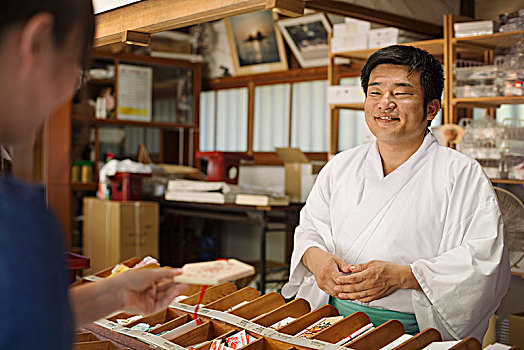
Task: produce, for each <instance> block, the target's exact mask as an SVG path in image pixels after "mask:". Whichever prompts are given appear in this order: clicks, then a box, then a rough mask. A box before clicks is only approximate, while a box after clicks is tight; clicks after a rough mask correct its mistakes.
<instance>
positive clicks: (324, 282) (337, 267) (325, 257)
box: [302, 247, 350, 297]
mask: <svg viewBox="0 0 524 350" xmlns="http://www.w3.org/2000/svg"><path fill="white" fill-rule="evenodd" d="M302 263H303V264H304V266H305V267H306V268H307V269H308V270H309V271H311V273H312V274H313V276H315V280H316V281H317V285H318V287H319V288H320V289H322V290H323V291H324V292H326V293H328V294H329V295H331V296H334V297H336V296H337V292H336V291H335V289H334V287H335V286H336V285H337V282H336V281H337V278H339V277H340V276H342V273H341V271H342V272H345V273H349V272H350V271H349V265H348V264H346V263H345V262H344V261H343V260H342V259H341V258H339V257H338V256H336V255H334V254H331V253H328V252H325V251H323V250H322V249H320V248H317V247H311V248H308V249H307V250H306V252H305V253H304V255H303V256H302Z"/></svg>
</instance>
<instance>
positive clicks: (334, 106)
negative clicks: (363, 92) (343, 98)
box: [329, 103, 364, 110]
mask: <svg viewBox="0 0 524 350" xmlns="http://www.w3.org/2000/svg"><path fill="white" fill-rule="evenodd" d="M329 108H332V109H356V110H364V103H341V104H338V103H337V104H330V105H329Z"/></svg>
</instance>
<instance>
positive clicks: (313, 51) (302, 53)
mask: <svg viewBox="0 0 524 350" xmlns="http://www.w3.org/2000/svg"><path fill="white" fill-rule="evenodd" d="M277 24H278V27H279V29H280V31H281V32H282V35H283V36H284V38H285V39H286V42H287V44H288V45H289V47H290V48H291V51H293V54H294V55H295V57H296V58H297V60H298V63H300V66H301V67H302V68H309V67H319V66H327V65H328V61H329V51H328V50H329V44H328V33H331V25H330V24H329V21H328V20H327V18H326V15H324V14H323V13H317V14H314V15H309V16H303V17H297V18H288V19H283V20H280V21H278V22H277Z"/></svg>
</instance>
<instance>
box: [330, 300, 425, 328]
mask: <svg viewBox="0 0 524 350" xmlns="http://www.w3.org/2000/svg"><path fill="white" fill-rule="evenodd" d="M329 303H330V304H331V305H333V306H334V307H336V308H337V310H338V312H339V313H340V315H341V316H344V317H346V316H348V315H351V314H352V313H354V312H357V311H362V312H364V313H365V314H366V315H368V316H369V319H370V321H371V323H373V326H375V327H378V326H380V325H381V324H383V323H385V322H387V321H389V320H391V319H394V320H399V321H400V322H402V324H403V325H404V331H405V332H406V333H407V334H411V335H415V334H417V333H418V332H419V328H418V324H417V319H416V318H415V314H407V313H404V312H398V311H391V310H385V309H377V308H374V307H370V306H364V305H360V304H357V303H353V302H351V301H349V300H340V299H338V298H333V297H329Z"/></svg>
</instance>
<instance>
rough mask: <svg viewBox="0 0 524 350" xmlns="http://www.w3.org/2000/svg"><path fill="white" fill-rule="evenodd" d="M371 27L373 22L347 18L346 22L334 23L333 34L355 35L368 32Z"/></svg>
mask: <svg viewBox="0 0 524 350" xmlns="http://www.w3.org/2000/svg"><path fill="white" fill-rule="evenodd" d="M370 29H371V23H369V22H366V21H361V20H358V19H353V18H346V19H345V22H344V23H337V24H334V25H333V36H344V35H355V34H361V33H367V32H369V30H370Z"/></svg>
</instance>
